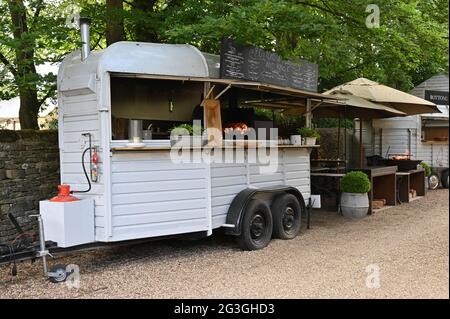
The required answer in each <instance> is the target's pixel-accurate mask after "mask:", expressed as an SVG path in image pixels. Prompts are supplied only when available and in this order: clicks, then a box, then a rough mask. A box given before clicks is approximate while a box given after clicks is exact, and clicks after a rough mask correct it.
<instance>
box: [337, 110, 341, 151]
mask: <svg viewBox="0 0 450 319" xmlns="http://www.w3.org/2000/svg"><path fill="white" fill-rule="evenodd" d="M340 157H341V113H340V112H339V119H338V139H337V159H340Z"/></svg>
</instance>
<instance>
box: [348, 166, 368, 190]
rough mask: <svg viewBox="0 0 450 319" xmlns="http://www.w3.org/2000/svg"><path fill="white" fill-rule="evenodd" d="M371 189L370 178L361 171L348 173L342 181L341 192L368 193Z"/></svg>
mask: <svg viewBox="0 0 450 319" xmlns="http://www.w3.org/2000/svg"><path fill="white" fill-rule="evenodd" d="M370 188H371V184H370V180H369V178H368V177H367V175H366V174H365V173H363V172H360V171H354V172H348V173H347V174H345V176H344V177H343V178H342V180H341V190H342V191H343V192H344V193H367V192H369V191H370Z"/></svg>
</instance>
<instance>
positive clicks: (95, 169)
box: [91, 146, 99, 182]
mask: <svg viewBox="0 0 450 319" xmlns="http://www.w3.org/2000/svg"><path fill="white" fill-rule="evenodd" d="M98 162H99V157H98V152H97V146H94V152H93V153H92V158H91V163H92V167H91V180H92V181H93V182H97V181H98Z"/></svg>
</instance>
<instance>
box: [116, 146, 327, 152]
mask: <svg viewBox="0 0 450 319" xmlns="http://www.w3.org/2000/svg"><path fill="white" fill-rule="evenodd" d="M273 147H276V148H278V149H297V148H299V149H300V148H306V149H311V148H318V147H320V145H222V146H181V147H177V148H176V149H181V150H189V149H190V150H210V149H219V148H221V149H248V148H273ZM172 149H173V147H171V146H145V147H127V146H125V147H120V146H117V147H111V151H112V152H152V151H170V150H172Z"/></svg>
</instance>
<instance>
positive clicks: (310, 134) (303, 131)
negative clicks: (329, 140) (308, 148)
mask: <svg viewBox="0 0 450 319" xmlns="http://www.w3.org/2000/svg"><path fill="white" fill-rule="evenodd" d="M297 133H298V134H300V135H301V136H302V137H304V138H305V145H316V141H317V139H318V138H320V134H319V132H317V131H316V130H315V129H313V128H309V127H302V128H299V129H298V130H297Z"/></svg>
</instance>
